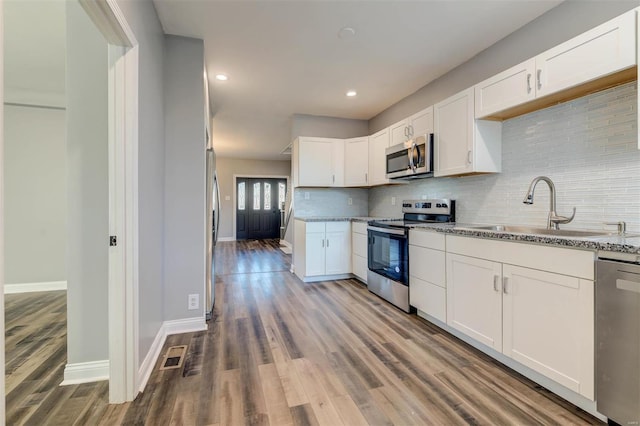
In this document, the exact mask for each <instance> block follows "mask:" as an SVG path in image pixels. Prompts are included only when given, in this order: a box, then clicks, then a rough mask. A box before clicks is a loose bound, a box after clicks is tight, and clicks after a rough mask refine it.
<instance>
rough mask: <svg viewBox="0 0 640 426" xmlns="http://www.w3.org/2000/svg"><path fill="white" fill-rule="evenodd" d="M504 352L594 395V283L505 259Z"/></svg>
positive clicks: (537, 369)
mask: <svg viewBox="0 0 640 426" xmlns="http://www.w3.org/2000/svg"><path fill="white" fill-rule="evenodd" d="M502 274H503V277H504V294H503V312H504V314H503V315H504V321H503V333H504V334H503V353H504V354H505V355H507V356H509V357H511V358H513V359H514V360H516V361H518V362H520V363H521V364H524V365H526V366H527V367H529V368H531V369H532V370H535V371H537V372H539V373H541V374H544V375H545V376H547V377H549V378H550V379H552V380H555V381H556V382H558V383H560V384H561V385H563V386H565V387H567V388H569V389H571V390H572V391H574V392H577V393H579V394H581V395H583V396H586V397H587V398H589V399H592V400H593V399H594V383H593V375H594V373H593V369H594V357H593V350H594V326H593V321H594V314H593V312H594V311H593V309H594V304H593V302H594V283H593V281H589V280H584V279H580V278H576V277H569V276H566V275H559V274H552V273H549V272H544V271H537V270H534V269H528V268H521V267H518V266H511V265H504V266H503V270H502Z"/></svg>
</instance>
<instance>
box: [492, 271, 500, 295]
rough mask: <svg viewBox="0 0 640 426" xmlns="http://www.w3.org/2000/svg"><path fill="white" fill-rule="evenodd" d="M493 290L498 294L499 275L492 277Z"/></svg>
mask: <svg viewBox="0 0 640 426" xmlns="http://www.w3.org/2000/svg"><path fill="white" fill-rule="evenodd" d="M493 290H494V291H496V292H498V293H500V275H494V276H493Z"/></svg>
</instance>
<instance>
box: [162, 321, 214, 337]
mask: <svg viewBox="0 0 640 426" xmlns="http://www.w3.org/2000/svg"><path fill="white" fill-rule="evenodd" d="M162 327H163V328H164V332H165V334H166V335H167V336H170V335H172V334H182V333H193V332H196V331H204V330H206V329H207V321H206V319H205V317H196V318H184V319H179V320H172V321H165V322H164V323H163V324H162Z"/></svg>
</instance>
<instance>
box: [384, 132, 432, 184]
mask: <svg viewBox="0 0 640 426" xmlns="http://www.w3.org/2000/svg"><path fill="white" fill-rule="evenodd" d="M386 168H387V170H386V177H387V179H419V178H425V177H431V176H433V133H428V134H426V135H421V136H418V137H416V138H414V139H410V140H408V141H406V142H404V143H400V144H397V145H394V146H390V147H389V148H387V149H386Z"/></svg>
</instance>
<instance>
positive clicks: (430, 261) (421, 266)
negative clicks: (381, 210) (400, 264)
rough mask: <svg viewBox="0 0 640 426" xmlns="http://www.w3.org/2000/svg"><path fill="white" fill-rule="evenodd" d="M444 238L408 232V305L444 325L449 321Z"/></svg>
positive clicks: (424, 232) (437, 235)
mask: <svg viewBox="0 0 640 426" xmlns="http://www.w3.org/2000/svg"><path fill="white" fill-rule="evenodd" d="M445 287H446V276H445V252H444V235H442V234H438V233H435V232H427V231H420V230H411V231H410V232H409V304H410V305H411V306H413V307H414V308H416V309H417V310H418V311H419V312H422V313H425V314H427V315H430V316H432V317H434V318H436V319H438V320H440V321H442V322H445V321H446V320H447V302H446V290H445Z"/></svg>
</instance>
